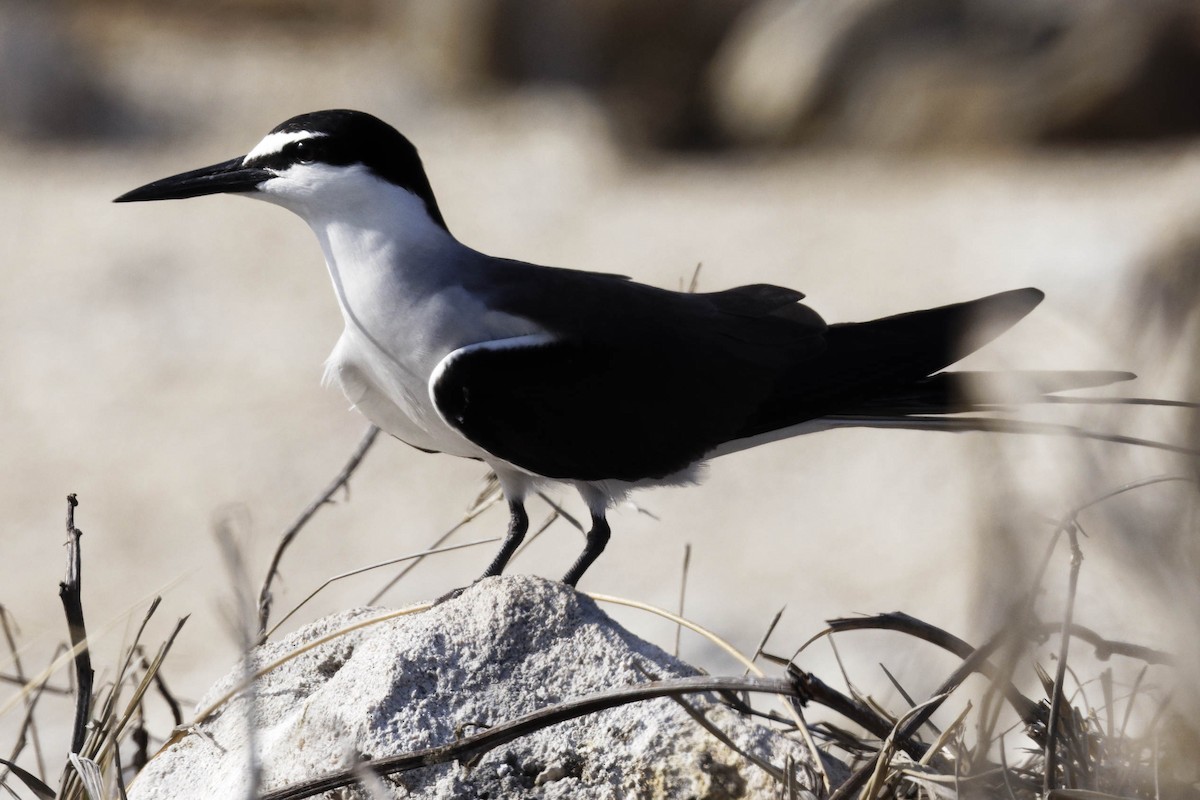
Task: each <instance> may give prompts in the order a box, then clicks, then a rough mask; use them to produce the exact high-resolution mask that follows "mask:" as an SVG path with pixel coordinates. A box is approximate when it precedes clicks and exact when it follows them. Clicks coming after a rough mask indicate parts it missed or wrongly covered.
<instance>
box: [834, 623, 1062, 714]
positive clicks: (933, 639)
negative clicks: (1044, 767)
mask: <svg viewBox="0 0 1200 800" xmlns="http://www.w3.org/2000/svg"><path fill="white" fill-rule="evenodd" d="M827 624H828V625H829V630H830V631H832V632H836V633H841V632H845V631H852V630H889V631H897V632H900V633H906V634H908V635H909V636H914V637H916V638H918V639H920V640H922V641H925V642H929V643H930V644H934V645H937V646H938V647H941V648H942V649H943V650H946V651H948V652H950V653H953V654H954V655H956V656H958V657H959V658H962V659H968V658H970V657H971V656H972V655H974V654H975V653H976V652H977V651H976V649H975V648H974V647H972V646H971V645H970V644H968V643H967V642H965V641H963V640H962V639H960V638H959V637H957V636H955V635H954V634H952V633H949V632H947V631H945V630H942V629H941V628H939V627H937V626H936V625H930V624H929V623H927V622H923V621H922V620H919V619H917V618H916V617H912V616H910V615H908V614H905V613H903V612H900V611H896V612H892V613H890V614H877V615H875V616H870V617H851V618H847V619H833V620H828V621H827ZM977 671H978V672H979V674H981V675H983V676H985V677H987V678H989V679H991V680H992V681H997V680H998V679H999V677H1000V676H1001V675H1002V674H1003V672H1002V671H1001V670H998V669H997V668H996V667H995V666H993V665H992V664H991V663H990V662H989V661H988V660H987V659H983V660H980V661H979V662H978V667H977ZM1002 689H1003V691H1004V696H1005V698H1006V699H1007V700H1008V702H1009V703H1010V704H1011V705H1012V707H1013V708H1014V709H1015V710H1016V712H1017V714H1019V715H1020V717H1021V719H1022V720H1024V721H1025V722H1026V723H1032V722H1036V721H1037V720H1038V719H1039V718H1040V714H1041V712H1040V711H1039V709H1038V707H1037V703H1035V702H1033V701H1032V700H1030V699H1029V698H1028V697H1026V696H1025V695H1023V694H1021V692H1020V691H1019V690H1018V689H1017V687H1016V686H1014V685H1013V684H1012V683H1011V681H1009V680H1007V679H1006V680H1005V681H1004V683H1003V686H1002Z"/></svg>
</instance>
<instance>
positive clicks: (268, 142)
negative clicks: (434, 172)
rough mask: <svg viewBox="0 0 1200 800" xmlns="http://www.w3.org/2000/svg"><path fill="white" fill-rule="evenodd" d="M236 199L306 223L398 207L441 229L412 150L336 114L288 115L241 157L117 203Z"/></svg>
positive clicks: (363, 118)
mask: <svg viewBox="0 0 1200 800" xmlns="http://www.w3.org/2000/svg"><path fill="white" fill-rule="evenodd" d="M221 193H224V194H242V195H245V196H247V197H254V198H257V199H260V200H266V201H268V202H272V203H275V204H277V205H281V206H283V207H285V208H287V209H289V210H291V211H294V212H295V213H297V214H299V215H300V216H301V217H304V218H305V219H307V220H308V221H309V222H313V221H314V220H315V219H320V218H326V219H328V218H331V217H336V216H339V215H341V214H349V213H355V210H356V209H357V208H359V207H360V206H363V205H374V206H376V207H378V206H380V205H391V204H402V205H406V206H414V207H415V210H416V211H417V212H418V213H420V212H422V211H423V213H424V214H427V215H428V217H429V218H430V219H431V220H432V221H433V222H434V223H436V224H437V225H438V226H440V227H442V228H445V226H446V225H445V222H444V220H443V219H442V215H441V212H440V211H439V210H438V206H437V201H436V200H435V199H434V196H433V190H432V189H431V188H430V186H429V179H428V178H427V177H426V176H425V169H424V167H423V166H422V165H421V159H420V157H419V156H418V155H417V149H416V148H415V147H413V145H412V143H411V142H410V141H408V139H406V138H405V137H404V136H403V135H402V134H401V133H400V132H399V131H397V130H396V129H395V128H393V127H392V126H390V125H388V124H387V123H386V122H383V121H382V120H379V119H377V118H375V117H373V116H371V115H370V114H365V113H363V112H361V111H349V110H344V109H337V110H332V111H315V112H312V113H309V114H301V115H300V116H298V117H292V118H291V119H289V120H287V121H286V122H284V123H282V124H280V125H278V126H276V127H275V129H274V130H272V131H271V132H270V133H268V134H267V135H266V136H265V137H263V139H262V141H260V142H259V143H258V144H257V145H255V146H254V148H253V149H251V150H250V152H249V153H247V154H246V155H244V156H239V157H238V158H233V159H230V160H229V161H223V162H221V163H219V164H213V165H211V166H208V167H202V168H200V169H195V170H191V171H190V172H183V173H180V174H178V175H172V176H171V177H169V178H162V179H161V180H157V181H154V182H152V183H148V184H146V185H145V186H141V187H139V188H137V189H134V190H133V191H130V192H126V193H125V194H123V195H121V196H120V197H118V198H117V199H116V201H115V202H118V203H131V202H138V201H144V200H177V199H181V198H186V197H199V196H201V195H206V194H221Z"/></svg>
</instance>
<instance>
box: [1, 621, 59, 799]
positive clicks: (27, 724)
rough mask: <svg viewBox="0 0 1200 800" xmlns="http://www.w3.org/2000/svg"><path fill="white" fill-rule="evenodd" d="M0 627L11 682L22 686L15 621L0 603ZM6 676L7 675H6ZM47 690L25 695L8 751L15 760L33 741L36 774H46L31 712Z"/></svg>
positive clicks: (22, 669)
mask: <svg viewBox="0 0 1200 800" xmlns="http://www.w3.org/2000/svg"><path fill="white" fill-rule="evenodd" d="M0 628H3V630H4V641H5V644H6V645H7V646H8V652H9V653H10V654H11V656H12V665H13V669H15V670H16V675H13V676H12V678H13V682H15V683H17V684H19V685H21V686H24V685H26V684H27V683H28V678H27V677H26V675H25V665H24V664H23V663H22V662H21V652H20V648H18V647H17V633H16V630H15V628H16V623H15V621H14V620H13V619H12V617H11V615H10V614H9V613H8V609H7V608H5V607H4V606H2V605H0ZM6 677H7V676H6ZM45 691H47V687H46V686H44V685H43V686H40V687H38V689H37V691H36V692H34V694H33V696H32V697H29V696H26V697H25V719H23V720H22V721H21V727H20V730H19V731H18V732H17V741H16V743H15V744H14V745H13V749H12V751H11V752H10V753H9V756H8V757H9V759H10V760H12V761H16V760H17V756H19V755H20V754H21V751H22V750H24V749H25V743H26V741H27V739H28V740H30V741H32V742H33V756H34V760H35V761H36V762H37V769H38V774H40V775H45V774H46V761H45V759H44V758H43V756H42V742H41V739H40V738H39V736H38V730H37V720H36V719H35V718H34V715H33V712H34V709H36V708H37V704H38V700H40V699H41V696H42V693H43V692H45ZM4 775H5V772H4V771H0V782H3V779H4Z"/></svg>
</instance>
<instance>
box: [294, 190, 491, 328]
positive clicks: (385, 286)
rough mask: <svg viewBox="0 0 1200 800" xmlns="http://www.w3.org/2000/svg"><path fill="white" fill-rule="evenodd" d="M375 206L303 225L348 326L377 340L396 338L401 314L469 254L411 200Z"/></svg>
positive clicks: (399, 194) (397, 194)
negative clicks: (313, 235) (316, 244)
mask: <svg viewBox="0 0 1200 800" xmlns="http://www.w3.org/2000/svg"><path fill="white" fill-rule="evenodd" d="M378 200H379V202H373V203H361V204H357V205H356V207H351V208H347V207H345V206H343V207H340V208H338V209H336V210H335V212H334V213H331V214H327V215H325V214H308V215H306V217H307V221H308V223H309V225H310V227H311V228H312V229H313V232H314V233H316V235H317V239H318V240H319V241H320V243H321V249H322V250H323V251H324V253H325V262H326V264H327V266H328V267H329V277H330V278H331V280H332V281H333V289H334V292H335V293H336V295H337V299H338V304H339V306H340V307H341V310H342V315H343V317H344V318H345V320H346V324H347V326H348V327H350V326H353V327H355V328H358V329H360V330H362V331H364V332H368V333H371V334H373V335H375V336H383V335H388V334H390V333H396V332H397V331H393V328H395V327H396V326H397V325H399V324H403V320H402V319H400V318H399V317H401V316H402V315H403V313H404V311H405V309H406V308H411V307H413V306H414V305H416V304H419V303H420V302H421V301H422V300H424V299H426V298H428V297H429V296H431V295H432V294H433V293H435V292H437V291H438V290H439V289H440V288H442V287H443V286H445V285H446V284H447V283H451V282H453V280H454V270H455V266H456V264H458V263H460V262H461V260H462V258H463V255H464V254H466V253H469V252H470V250H469V249H468V248H467V247H465V246H464V245H462V244H460V243H459V242H458V240H457V239H455V238H454V237H453V236H451V235H450V233H449V231H447V230H446V229H445V228H444V227H442V226H441V225H439V224H438V223H436V222H435V221H434V220H433V219H432V218H431V217H430V216H429V214H428V212H427V210H426V208H425V204H424V202H423V201H421V200H420V199H419V198H417V197H416V196H414V195H412V194H410V193H408V192H404V191H403V190H398V189H397V190H395V191H394V192H391V193H389V194H388V195H387V196H385V197H382V198H378Z"/></svg>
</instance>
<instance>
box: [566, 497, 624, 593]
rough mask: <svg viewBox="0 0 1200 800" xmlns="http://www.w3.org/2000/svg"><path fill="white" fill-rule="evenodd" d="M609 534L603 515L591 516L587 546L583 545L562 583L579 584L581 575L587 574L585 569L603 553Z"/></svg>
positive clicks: (609, 530)
mask: <svg viewBox="0 0 1200 800" xmlns="http://www.w3.org/2000/svg"><path fill="white" fill-rule="evenodd" d="M611 532H612V531H611V529H610V528H609V527H608V521H607V520H606V519H604V515H603V514H592V529H591V530H590V531H588V532H587V544H586V545H584V548H583V552H582V553H580V554H579V558H578V559H577V560H576V561H575V565H574V566H573V567H571V568H570V569H569V570H567V574H566V575H564V576H563V583H565V584H567V585H568V586H574V585H575V584H577V583H579V579H580V578H582V577H583V573H585V572H587V568H588V567H590V566H591V565H592V562H593V561H595V560H596V559H597V558H599V557H600V554H601V553H603V552H604V546H605V545H606V544H608V536H609V534H610V533H611Z"/></svg>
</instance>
